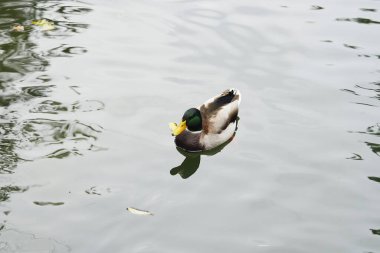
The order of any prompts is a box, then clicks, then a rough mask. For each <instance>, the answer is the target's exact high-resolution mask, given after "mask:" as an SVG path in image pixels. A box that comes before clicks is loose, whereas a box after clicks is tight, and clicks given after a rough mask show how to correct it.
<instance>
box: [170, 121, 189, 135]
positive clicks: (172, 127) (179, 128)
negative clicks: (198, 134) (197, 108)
mask: <svg viewBox="0 0 380 253" xmlns="http://www.w3.org/2000/svg"><path fill="white" fill-rule="evenodd" d="M169 128H170V130H172V135H174V136H177V135H179V134H180V133H182V132H183V131H185V129H186V120H185V121H181V123H180V124H179V126H178V125H177V124H176V123H169Z"/></svg>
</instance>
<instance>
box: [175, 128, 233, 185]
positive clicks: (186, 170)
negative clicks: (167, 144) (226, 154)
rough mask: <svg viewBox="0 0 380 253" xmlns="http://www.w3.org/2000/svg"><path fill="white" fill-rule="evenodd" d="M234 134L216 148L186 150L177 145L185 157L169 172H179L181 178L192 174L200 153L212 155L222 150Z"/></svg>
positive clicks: (198, 161) (195, 169) (196, 167)
mask: <svg viewBox="0 0 380 253" xmlns="http://www.w3.org/2000/svg"><path fill="white" fill-rule="evenodd" d="M234 136H235V134H234V135H233V136H232V137H231V138H230V139H229V140H228V141H226V142H225V143H223V144H222V145H220V146H218V147H216V148H213V149H210V150H207V151H201V152H188V151H186V150H183V149H181V148H179V147H177V151H178V152H179V153H180V154H182V155H183V156H185V157H186V158H185V160H183V162H182V163H181V165H179V166H177V167H175V168H173V169H171V170H170V174H171V175H173V176H174V175H177V174H179V175H180V176H181V177H182V178H183V179H186V178H188V177H190V176H192V175H193V174H194V173H195V172H196V171H197V169H198V168H199V165H200V163H201V156H202V155H207V156H213V155H215V154H217V153H219V152H220V151H222V150H223V148H224V147H225V146H227V145H228V144H229V143H230V142H231V141H232V139H233V138H234Z"/></svg>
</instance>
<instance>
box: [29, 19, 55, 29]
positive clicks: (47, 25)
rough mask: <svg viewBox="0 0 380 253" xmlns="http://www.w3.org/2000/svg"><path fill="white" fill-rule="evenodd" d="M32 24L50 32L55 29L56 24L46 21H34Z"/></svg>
mask: <svg viewBox="0 0 380 253" xmlns="http://www.w3.org/2000/svg"><path fill="white" fill-rule="evenodd" d="M32 24H33V25H36V26H40V27H41V29H42V30H43V31H50V30H53V29H54V28H55V27H54V23H53V22H50V21H48V20H46V19H40V20H33V21H32Z"/></svg>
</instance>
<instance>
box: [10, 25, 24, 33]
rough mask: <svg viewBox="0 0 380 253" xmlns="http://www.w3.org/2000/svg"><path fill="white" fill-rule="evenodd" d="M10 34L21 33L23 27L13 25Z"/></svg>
mask: <svg viewBox="0 0 380 253" xmlns="http://www.w3.org/2000/svg"><path fill="white" fill-rule="evenodd" d="M11 30H12V32H23V31H24V30H25V28H24V26H23V25H20V24H14V25H13V26H12V29H11Z"/></svg>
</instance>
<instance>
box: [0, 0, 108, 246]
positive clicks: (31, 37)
mask: <svg viewBox="0 0 380 253" xmlns="http://www.w3.org/2000/svg"><path fill="white" fill-rule="evenodd" d="M90 11H91V9H90V8H88V7H86V4H84V3H79V2H78V1H65V2H64V1H36V0H23V1H19V0H18V1H15V0H3V1H1V2H0V38H1V39H0V174H10V173H13V172H14V169H15V168H16V167H17V165H18V164H19V163H20V162H26V161H33V160H35V159H50V158H55V159H63V158H66V157H68V156H71V155H83V153H84V152H85V151H87V150H89V151H98V150H103V149H102V148H100V147H97V146H96V145H95V144H94V142H95V141H96V140H97V138H98V135H99V133H100V132H101V131H102V128H101V127H100V126H97V125H95V124H91V123H88V124H87V123H86V124H84V123H82V122H81V121H79V120H76V119H75V118H74V119H72V120H66V119H60V118H59V115H61V114H67V113H74V112H75V113H78V112H92V111H97V110H102V109H103V108H104V104H103V103H102V102H101V101H97V100H84V101H81V100H78V99H76V100H74V101H73V102H71V103H70V102H69V103H68V102H61V101H57V100H52V99H49V97H51V96H52V95H53V94H54V93H55V92H56V89H57V84H56V82H55V80H54V79H52V78H51V77H50V76H49V75H48V74H47V73H46V72H47V71H48V70H49V66H50V59H51V58H53V57H73V56H76V55H80V54H84V53H86V52H87V49H86V48H84V47H82V46H80V45H69V44H63V43H62V44H61V45H60V46H58V47H57V45H55V46H54V47H53V48H43V45H44V44H43V43H41V44H42V46H41V45H39V42H40V41H42V40H46V39H52V38H58V39H64V38H65V37H70V36H74V35H75V34H77V33H79V32H82V31H84V30H85V29H87V28H88V27H89V26H88V24H84V23H77V22H72V21H71V20H70V19H71V17H72V15H82V14H85V13H88V12H90ZM43 18H44V19H48V20H49V21H51V22H52V23H54V26H55V28H54V29H53V30H51V31H42V30H41V29H38V27H35V26H33V25H32V24H31V21H32V20H36V19H43ZM50 18H54V19H53V20H52V19H50ZM16 23H18V24H20V25H23V26H24V27H25V29H24V31H19V32H17V31H11V27H12V26H13V25H14V24H16ZM70 87H74V86H70ZM25 102H27V103H25ZM25 109H26V110H25ZM36 113H39V114H40V115H39V116H37V117H36ZM51 114H55V115H54V116H55V117H56V118H54V119H50V118H40V117H42V116H41V115H46V116H50V115H51ZM28 189H29V187H21V186H17V185H13V184H7V185H3V186H0V203H1V202H7V201H9V200H10V197H11V195H12V194H15V193H22V192H25V191H27V190H28ZM34 204H36V205H39V206H60V205H63V204H64V203H63V202H50V201H46V202H44V201H35V202H34ZM2 206H3V207H6V206H5V205H2ZM10 212H11V210H5V211H4V212H3V213H4V214H5V215H8V214H9V213H10ZM1 222H2V224H1V225H0V230H1V233H0V251H1V252H3V251H5V252H21V251H22V252H26V251H28V252H29V251H33V252H57V251H59V252H69V251H70V249H69V248H68V247H67V246H65V245H62V244H60V243H58V242H56V241H54V240H53V239H43V238H37V237H36V236H34V235H33V234H26V233H23V232H19V231H16V230H12V229H9V226H6V225H5V224H6V220H2V221H1ZM20 242H22V243H20Z"/></svg>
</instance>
